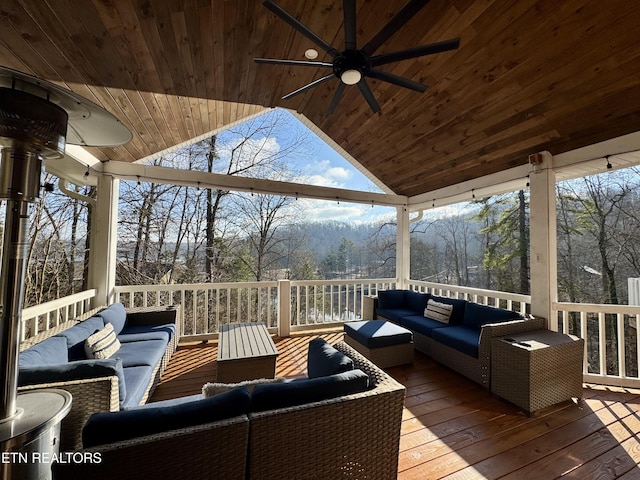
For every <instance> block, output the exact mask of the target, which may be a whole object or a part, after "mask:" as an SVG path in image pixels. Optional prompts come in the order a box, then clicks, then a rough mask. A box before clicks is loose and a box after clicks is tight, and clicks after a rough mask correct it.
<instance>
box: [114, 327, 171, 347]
mask: <svg viewBox="0 0 640 480" xmlns="http://www.w3.org/2000/svg"><path fill="white" fill-rule="evenodd" d="M175 333H176V326H175V324H173V323H170V324H167V325H127V326H126V327H124V329H123V330H122V331H121V332H120V334H119V335H118V340H120V342H121V343H122V342H139V341H140V340H162V341H163V342H165V344H166V343H169V341H170V340H171V339H172V338H173V336H174V335H175Z"/></svg>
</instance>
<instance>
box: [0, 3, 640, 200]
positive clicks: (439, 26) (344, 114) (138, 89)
mask: <svg viewBox="0 0 640 480" xmlns="http://www.w3.org/2000/svg"><path fill="white" fill-rule="evenodd" d="M278 3H279V5H280V6H282V7H283V8H284V9H286V10H288V11H289V12H291V13H292V14H293V15H294V16H295V17H296V18H297V19H299V20H300V21H302V22H303V23H304V24H306V25H307V26H308V27H309V28H311V30H313V31H314V32H315V33H317V34H318V35H319V36H320V37H322V38H324V39H325V40H326V41H327V42H329V43H330V44H331V45H333V46H335V47H336V48H337V49H338V50H342V49H343V45H344V35H343V30H342V15H343V13H342V2H341V1H340V0H318V1H299V0H280V1H279V2H278ZM405 3H406V0H367V1H364V0H358V1H357V4H356V6H357V19H358V24H357V39H358V45H359V46H360V45H361V44H363V43H365V42H367V41H368V40H370V39H371V37H373V35H375V34H376V33H377V32H378V31H379V30H380V29H381V28H382V26H383V25H385V24H386V23H387V22H388V21H389V19H390V18H392V17H393V16H394V15H395V14H396V13H397V12H398V11H399V10H400V8H402V6H403V5H404V4H405ZM639 24H640V2H635V1H628V0H607V1H606V2H603V1H602V0H563V1H561V2H560V1H557V0H542V1H534V0H476V1H473V0H431V1H430V2H429V3H428V4H427V5H426V6H425V7H424V8H423V9H422V10H421V11H420V12H419V13H418V14H417V15H415V17H414V18H413V19H411V20H410V21H409V22H408V23H407V24H406V25H405V26H404V28H402V29H401V30H400V31H399V32H398V33H396V34H395V35H394V36H393V37H392V38H391V39H390V40H389V41H388V42H386V43H385V44H384V45H382V47H380V49H379V50H378V51H377V52H376V53H387V52H392V51H396V50H402V49H405V48H409V47H413V46H417V45H422V44H427V43H432V42H437V41H441V40H446V39H449V38H452V37H460V43H461V46H460V48H459V49H458V50H456V51H452V52H446V53H440V54H437V55H433V56H429V57H423V58H419V59H413V60H406V61H402V62H399V63H395V64H391V65H388V66H385V67H383V69H384V70H386V71H389V72H391V73H394V74H396V75H401V76H405V77H408V78H411V79H413V80H417V81H421V82H424V83H426V84H427V85H429V89H428V90H427V91H426V92H425V93H423V94H420V93H416V92H413V91H410V90H406V89H403V88H400V87H397V86H394V85H390V84H387V83H383V82H380V81H376V80H369V84H370V86H371V89H372V91H373V94H374V95H375V97H376V98H377V100H378V102H379V104H380V106H381V108H382V112H381V113H377V114H374V113H372V112H371V110H370V109H369V107H368V105H367V103H366V102H365V100H364V99H363V97H362V96H361V95H360V93H359V91H358V89H357V88H356V87H347V89H346V91H345V94H344V96H343V98H342V100H341V102H340V103H339V105H338V107H337V109H336V111H335V113H334V114H333V115H331V116H328V115H327V108H328V106H329V102H330V101H331V98H332V97H333V92H334V91H335V88H336V86H337V85H338V80H337V79H335V80H331V81H329V82H325V83H324V84H322V85H320V86H318V87H316V88H314V89H311V90H309V91H307V92H306V93H305V94H302V95H299V96H296V97H293V98H292V99H290V100H286V101H285V100H281V98H280V97H282V96H283V95H285V94H287V93H289V92H291V91H293V90H296V89H297V88H299V87H301V86H303V85H305V84H307V83H309V82H311V81H312V80H314V79H316V78H319V77H320V76H322V75H324V74H326V73H327V72H326V70H316V69H314V68H303V67H286V66H279V65H276V66H274V65H257V64H255V63H254V61H253V58H254V57H270V58H286V59H299V60H302V59H304V58H303V53H304V51H305V50H306V49H307V48H309V47H313V46H314V45H313V44H312V43H311V42H310V41H309V40H307V39H306V38H304V37H303V36H302V35H300V34H298V33H296V32H295V31H294V30H293V29H292V28H291V27H290V26H288V25H286V24H285V23H284V22H283V21H282V20H280V19H278V18H277V17H276V16H275V15H273V14H272V13H271V12H269V11H268V10H267V9H266V8H265V7H264V6H263V5H262V2H261V1H259V0H226V1H223V0H187V1H163V0H66V1H65V0H55V1H53V0H37V1H29V0H7V1H4V2H2V5H1V6H0V26H1V27H0V65H3V66H6V67H10V68H14V69H16V70H20V71H23V72H26V73H30V74H33V75H36V76H38V77H41V78H44V79H47V80H50V81H53V82H56V83H59V84H62V85H65V86H67V87H68V88H70V89H72V90H73V91H75V92H77V93H79V94H81V95H84V96H86V97H87V98H89V99H91V100H93V101H95V102H96V103H98V104H101V105H103V106H104V107H105V108H107V109H108V110H110V111H111V112H112V113H114V114H115V115H116V116H118V117H119V118H120V119H121V120H122V121H123V122H124V123H125V124H126V125H127V126H128V127H129V128H130V129H131V130H132V132H133V133H134V138H133V140H132V141H131V142H130V143H129V144H127V145H125V146H122V147H117V148H101V149H92V153H94V155H96V156H97V157H98V158H99V159H100V160H108V159H111V160H119V161H126V162H132V161H135V160H138V159H140V158H143V157H145V156H148V155H150V154H153V153H156V152H158V151H161V150H163V149H165V148H168V147H171V146H173V145H176V144H179V143H181V142H184V141H187V140H189V139H191V138H193V137H196V136H199V135H202V134H204V133H206V132H208V131H211V130H213V129H216V128H219V127H221V126H223V125H225V124H228V123H230V122H233V121H235V120H237V119H239V118H243V117H245V116H247V115H251V114H253V113H256V112H259V111H261V110H262V109H263V108H264V107H273V106H281V107H285V108H290V109H293V110H297V111H299V112H300V113H302V114H304V115H305V116H306V117H307V118H308V119H309V120H310V121H312V122H314V123H315V124H316V125H317V126H318V127H319V128H320V129H322V130H323V131H324V132H325V133H326V134H327V135H329V136H330V137H331V138H333V139H334V140H335V141H336V142H337V143H338V144H339V145H341V146H342V147H343V148H344V149H345V150H346V151H347V152H349V153H350V154H351V155H352V156H353V157H354V158H356V159H357V160H358V161H359V162H360V163H361V164H362V165H364V166H365V167H366V168H367V169H368V170H369V171H371V173H372V174H373V175H374V176H376V177H377V178H379V179H380V180H381V181H382V182H383V183H384V184H386V185H387V186H388V187H390V189H391V190H392V191H394V192H395V193H397V194H403V195H409V196H412V195H416V194H420V193H423V192H425V191H430V190H434V189H437V188H441V187H443V186H447V185H451V184H455V183H458V182H461V181H465V180H470V179H473V178H476V177H479V176H483V175H486V174H490V173H494V172H497V171H500V170H503V169H507V168H510V167H513V166H517V165H521V164H524V163H526V162H527V158H528V155H529V154H530V153H534V152H538V151H541V150H549V151H551V152H552V153H554V154H557V153H561V152H564V151H567V150H570V149H574V148H577V147H581V146H585V145H589V144H592V143H595V142H598V141H602V140H606V139H609V138H613V137H616V136H619V135H623V134H626V133H630V132H634V131H637V130H640V128H639V127H640V33H639V31H638V25H639ZM328 58H329V57H324V60H328ZM322 59H323V57H322V55H321V57H320V58H319V60H322Z"/></svg>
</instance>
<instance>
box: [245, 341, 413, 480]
mask: <svg viewBox="0 0 640 480" xmlns="http://www.w3.org/2000/svg"><path fill="white" fill-rule="evenodd" d="M336 348H337V349H338V350H340V351H342V352H343V353H345V355H348V356H349V357H351V358H352V359H353V360H354V364H355V368H360V369H361V370H363V371H364V372H366V373H367V374H368V375H369V377H370V379H371V381H372V383H373V384H374V385H375V386H374V387H373V388H372V389H370V390H368V391H366V392H362V393H359V394H355V395H348V396H344V397H339V398H334V399H330V400H326V401H322V402H316V403H312V404H308V405H300V406H296V407H290V408H285V409H279V410H272V411H268V412H260V413H254V414H251V415H250V422H251V435H250V438H249V470H248V478H250V479H253V480H282V479H296V480H307V479H309V480H310V479H317V480H327V479H339V478H342V479H376V480H391V479H394V480H395V479H396V478H397V469H398V448H399V442H400V424H401V421H402V407H403V403H404V395H405V388H404V387H403V386H402V385H401V384H399V383H397V382H396V381H395V380H393V379H392V378H391V377H389V376H388V375H387V374H386V373H385V372H383V371H382V370H381V369H379V368H378V367H376V366H375V365H374V364H373V363H372V362H370V361H368V360H367V359H366V358H364V357H363V356H362V355H360V354H359V353H358V352H356V351H355V350H354V349H352V348H351V347H349V346H348V345H347V344H345V343H343V342H341V343H338V344H336ZM292 452H295V455H292Z"/></svg>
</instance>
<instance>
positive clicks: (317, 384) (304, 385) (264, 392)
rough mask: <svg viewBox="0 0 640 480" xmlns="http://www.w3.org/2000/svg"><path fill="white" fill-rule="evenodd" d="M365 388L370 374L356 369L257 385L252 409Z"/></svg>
mask: <svg viewBox="0 0 640 480" xmlns="http://www.w3.org/2000/svg"><path fill="white" fill-rule="evenodd" d="M368 388H369V376H368V375H367V374H366V373H364V372H363V371H362V370H359V369H357V370H351V371H349V372H343V373H338V374H336V375H330V376H328V377H321V378H309V379H307V378H305V379H299V380H293V381H291V382H286V383H268V384H263V385H257V386H256V388H254V390H253V395H252V396H251V411H252V412H263V411H265V410H275V409H278V408H287V407H292V406H294V405H304V404H305V403H311V402H319V401H321V400H328V399H330V398H336V397H342V396H343V395H351V394H354V393H360V392H364V391H365V390H367V389H368Z"/></svg>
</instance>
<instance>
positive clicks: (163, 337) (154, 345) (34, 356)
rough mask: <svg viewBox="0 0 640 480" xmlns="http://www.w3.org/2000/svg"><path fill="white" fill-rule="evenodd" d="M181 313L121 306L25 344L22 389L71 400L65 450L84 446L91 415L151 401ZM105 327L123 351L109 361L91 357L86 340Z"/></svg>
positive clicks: (21, 360)
mask: <svg viewBox="0 0 640 480" xmlns="http://www.w3.org/2000/svg"><path fill="white" fill-rule="evenodd" d="M178 313H179V310H178V307H149V308H132V309H125V307H124V306H123V305H122V304H120V303H117V304H113V305H110V306H108V307H105V308H99V309H96V310H93V311H92V312H90V313H89V314H87V315H85V316H84V317H85V318H83V319H82V320H80V319H78V320H73V321H69V322H66V323H64V324H61V325H60V326H58V327H56V328H53V329H50V330H47V331H45V332H43V333H41V334H39V335H37V336H35V337H33V338H30V339H28V340H27V341H25V342H23V343H22V345H21V347H20V350H21V352H20V356H19V362H18V366H19V372H18V385H19V390H21V391H22V390H29V389H37V388H61V389H64V390H67V391H69V392H70V393H71V394H72V395H73V403H72V407H71V412H70V413H69V415H67V417H66V418H65V419H64V420H63V422H62V424H61V433H60V437H61V445H60V450H61V451H64V450H72V449H76V448H80V447H81V446H82V442H81V432H82V427H83V425H84V424H85V422H86V421H87V419H88V418H89V416H90V415H91V414H92V413H94V412H99V411H117V410H120V409H128V408H131V407H133V406H136V405H141V404H144V403H145V402H146V401H147V399H148V398H149V396H150V395H151V393H152V392H153V389H154V388H155V386H156V384H157V383H158V381H159V380H160V376H161V375H162V372H163V370H164V368H165V367H166V365H167V364H168V362H169V359H170V358H171V356H172V355H173V353H174V352H175V350H176V348H177V345H178V341H179V338H180V324H179V321H178V318H179V315H178ZM87 317H88V318H87ZM107 324H110V325H111V327H112V328H113V330H114V332H115V333H117V338H118V341H119V342H120V348H119V349H118V350H117V351H116V352H115V353H114V354H113V355H112V356H111V358H106V359H93V358H91V359H89V358H87V355H86V353H85V341H86V339H87V338H88V337H89V336H91V335H92V334H94V333H96V332H97V331H100V330H101V329H103V328H105V326H106V325H107ZM111 327H110V328H111Z"/></svg>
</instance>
